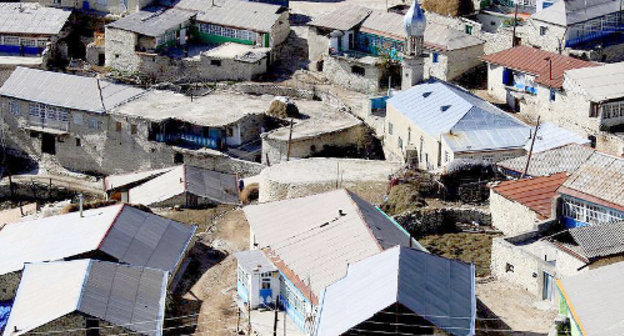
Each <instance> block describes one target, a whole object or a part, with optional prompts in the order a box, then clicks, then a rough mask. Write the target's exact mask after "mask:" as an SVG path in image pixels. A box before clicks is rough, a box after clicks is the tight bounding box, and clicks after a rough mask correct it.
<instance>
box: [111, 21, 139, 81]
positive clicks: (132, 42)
mask: <svg viewBox="0 0 624 336" xmlns="http://www.w3.org/2000/svg"><path fill="white" fill-rule="evenodd" d="M105 39H106V40H105V45H106V52H105V55H106V56H105V57H106V66H109V67H112V68H114V69H117V70H119V71H123V72H129V73H134V72H137V71H138V70H139V69H140V67H141V58H140V57H139V56H138V55H137V53H136V51H135V47H136V45H137V34H135V33H132V32H129V31H125V30H121V29H115V28H110V27H106V32H105Z"/></svg>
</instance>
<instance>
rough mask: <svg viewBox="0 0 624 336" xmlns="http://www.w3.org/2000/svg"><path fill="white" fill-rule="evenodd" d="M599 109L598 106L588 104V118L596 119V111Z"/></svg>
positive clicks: (592, 103)
mask: <svg viewBox="0 0 624 336" xmlns="http://www.w3.org/2000/svg"><path fill="white" fill-rule="evenodd" d="M599 109H600V105H598V104H596V103H594V102H591V103H590V104H589V117H590V118H596V117H598V110H599Z"/></svg>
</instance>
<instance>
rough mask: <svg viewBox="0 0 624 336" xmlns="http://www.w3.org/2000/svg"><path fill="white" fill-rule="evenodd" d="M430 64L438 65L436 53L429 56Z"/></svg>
mask: <svg viewBox="0 0 624 336" xmlns="http://www.w3.org/2000/svg"><path fill="white" fill-rule="evenodd" d="M431 62H433V63H438V53H436V52H434V53H433V54H431Z"/></svg>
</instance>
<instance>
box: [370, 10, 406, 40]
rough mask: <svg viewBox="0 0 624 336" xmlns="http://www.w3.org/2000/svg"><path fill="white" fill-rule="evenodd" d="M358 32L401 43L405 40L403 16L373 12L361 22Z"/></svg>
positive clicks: (378, 11)
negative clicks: (380, 36) (384, 37)
mask: <svg viewBox="0 0 624 336" xmlns="http://www.w3.org/2000/svg"><path fill="white" fill-rule="evenodd" d="M360 31H363V32H367V33H372V34H376V35H382V36H386V37H389V38H393V39H396V40H400V41H403V40H404V39H405V28H404V26H403V15H401V14H397V13H391V12H386V11H380V10H373V11H371V14H370V15H369V16H368V17H366V18H365V19H364V21H363V22H362V27H361V28H360Z"/></svg>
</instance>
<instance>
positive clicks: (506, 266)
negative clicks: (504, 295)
mask: <svg viewBox="0 0 624 336" xmlns="http://www.w3.org/2000/svg"><path fill="white" fill-rule="evenodd" d="M513 271H514V266H513V265H512V264H510V263H507V264H506V265H505V272H511V273H513Z"/></svg>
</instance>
